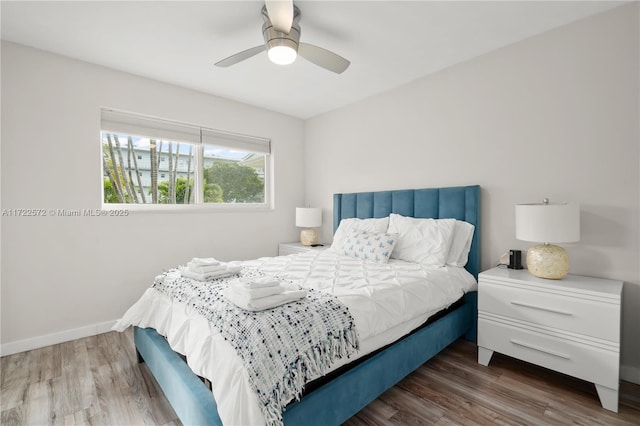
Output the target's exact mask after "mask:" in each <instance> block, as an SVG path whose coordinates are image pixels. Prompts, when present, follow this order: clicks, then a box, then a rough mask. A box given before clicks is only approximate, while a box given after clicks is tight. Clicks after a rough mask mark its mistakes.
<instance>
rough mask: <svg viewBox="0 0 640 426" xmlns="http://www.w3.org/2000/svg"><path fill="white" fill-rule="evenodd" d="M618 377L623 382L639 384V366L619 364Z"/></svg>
mask: <svg viewBox="0 0 640 426" xmlns="http://www.w3.org/2000/svg"><path fill="white" fill-rule="evenodd" d="M620 378H621V379H622V380H624V381H625V382H631V383H635V384H636V385H640V367H632V366H630V365H621V366H620Z"/></svg>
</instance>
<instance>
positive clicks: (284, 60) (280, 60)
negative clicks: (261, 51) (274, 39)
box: [267, 46, 298, 65]
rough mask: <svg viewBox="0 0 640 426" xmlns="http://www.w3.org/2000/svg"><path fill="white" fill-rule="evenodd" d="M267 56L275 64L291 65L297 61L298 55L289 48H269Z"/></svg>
mask: <svg viewBox="0 0 640 426" xmlns="http://www.w3.org/2000/svg"><path fill="white" fill-rule="evenodd" d="M267 55H269V60H271V62H273V63H274V64H278V65H289V64H292V63H293V62H294V61H295V60H296V57H297V56H298V53H297V52H296V51H295V49H293V48H292V47H289V46H273V47H271V48H269V51H268V52H267Z"/></svg>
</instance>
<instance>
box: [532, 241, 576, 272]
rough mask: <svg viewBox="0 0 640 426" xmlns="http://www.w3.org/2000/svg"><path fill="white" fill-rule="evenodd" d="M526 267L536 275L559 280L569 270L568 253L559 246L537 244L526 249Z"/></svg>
mask: <svg viewBox="0 0 640 426" xmlns="http://www.w3.org/2000/svg"><path fill="white" fill-rule="evenodd" d="M527 269H529V272H530V273H531V275H535V276H536V277H540V278H546V279H549V280H561V279H562V278H564V277H565V276H566V275H567V273H568V272H569V255H567V252H566V251H565V249H563V248H562V247H560V246H554V245H553V244H539V245H537V246H533V247H531V248H530V249H529V250H528V251H527Z"/></svg>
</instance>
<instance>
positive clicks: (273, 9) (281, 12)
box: [264, 0, 293, 34]
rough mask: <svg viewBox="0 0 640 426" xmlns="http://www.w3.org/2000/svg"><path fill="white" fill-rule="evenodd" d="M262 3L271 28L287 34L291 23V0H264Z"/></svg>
mask: <svg viewBox="0 0 640 426" xmlns="http://www.w3.org/2000/svg"><path fill="white" fill-rule="evenodd" d="M264 3H265V6H266V7H267V13H268V14H269V20H270V21H271V23H272V24H273V28H274V29H275V30H276V31H280V32H281V33H285V34H289V31H291V24H292V23H293V0H265V2H264Z"/></svg>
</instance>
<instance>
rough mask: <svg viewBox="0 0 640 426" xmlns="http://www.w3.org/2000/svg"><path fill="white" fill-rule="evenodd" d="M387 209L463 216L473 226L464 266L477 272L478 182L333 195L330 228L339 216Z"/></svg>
mask: <svg viewBox="0 0 640 426" xmlns="http://www.w3.org/2000/svg"><path fill="white" fill-rule="evenodd" d="M391 213H397V214H401V215H403V216H410V217H417V218H434V219H445V218H453V219H458V220H464V221H466V222H469V223H470V224H472V225H474V226H475V232H474V235H473V241H472V242H471V250H470V251H469V261H468V262H467V266H465V268H466V269H467V271H469V272H470V273H471V274H473V276H474V277H476V279H477V278H478V273H479V272H480V186H479V185H473V186H456V187H448V188H428V189H403V190H396V191H377V192H357V193H351V194H334V195H333V232H334V233H335V232H336V229H338V225H339V224H340V221H341V220H342V219H346V218H351V217H357V218H360V219H367V218H380V217H386V216H389V214H391Z"/></svg>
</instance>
